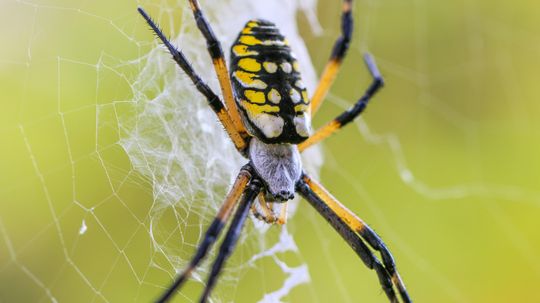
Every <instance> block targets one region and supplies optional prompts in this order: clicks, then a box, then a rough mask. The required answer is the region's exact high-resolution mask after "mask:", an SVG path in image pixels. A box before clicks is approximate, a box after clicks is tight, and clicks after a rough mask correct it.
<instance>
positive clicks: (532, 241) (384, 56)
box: [0, 0, 540, 302]
mask: <svg viewBox="0 0 540 303" xmlns="http://www.w3.org/2000/svg"><path fill="white" fill-rule="evenodd" d="M331 2H332V3H331ZM137 5H148V3H138V2H134V1H109V2H105V1H99V2H94V1H65V0H63V1H62V0H58V1H55V0H47V1H9V0H2V2H0V41H2V46H1V47H0V92H1V100H2V102H1V105H2V109H1V110H0V112H1V114H0V116H1V118H0V138H1V141H0V142H3V148H2V152H1V157H0V301H1V302H48V301H52V298H55V299H56V300H57V301H58V302H131V301H142V302H145V301H146V302H147V301H149V300H150V299H151V298H154V297H155V295H156V293H159V292H160V291H161V290H162V287H163V286H164V285H165V284H166V283H167V281H168V280H169V276H168V275H167V274H166V273H164V272H162V271H158V270H154V268H153V267H152V264H149V260H150V259H151V256H153V254H154V253H155V252H154V251H152V247H151V245H150V242H149V239H148V233H147V231H146V230H145V228H146V227H145V225H144V224H145V223H148V222H147V221H145V220H146V218H147V215H148V211H149V209H150V207H151V204H152V187H151V186H152V184H151V183H150V182H148V180H146V179H145V178H143V177H141V176H139V175H137V172H136V171H134V170H133V169H132V167H131V165H130V163H129V159H128V158H127V156H126V155H125V153H124V151H123V149H122V148H121V147H120V146H119V145H117V144H116V142H117V141H118V140H119V139H120V138H119V130H118V128H117V122H118V121H117V120H116V119H117V118H118V115H120V113H118V111H122V110H123V109H122V107H121V106H108V105H110V104H111V101H112V100H130V98H131V96H130V90H129V86H128V85H126V83H125V81H124V80H123V79H121V77H120V76H119V75H118V74H116V73H114V72H104V73H101V72H99V73H98V66H103V65H102V63H103V62H109V61H110V64H111V65H114V64H117V63H118V61H122V60H124V61H128V60H131V59H135V58H139V57H141V56H142V55H144V54H146V53H147V52H148V51H150V49H151V48H152V47H153V45H154V44H139V43H138V42H139V41H150V39H153V38H151V37H150V35H149V34H148V31H147V29H146V27H145V26H144V25H143V24H142V23H141V20H140V18H139V16H137V15H136V11H135V7H136V6H137ZM168 5H170V7H171V8H175V7H178V6H183V5H184V4H183V2H181V3H172V2H171V3H167V2H164V1H162V2H160V3H159V6H161V7H166V6H168ZM354 9H355V18H356V23H355V30H356V31H355V34H354V42H353V45H352V48H351V51H350V53H349V56H348V58H347V59H346V64H345V66H344V68H343V70H342V72H341V74H340V76H339V77H338V79H337V81H336V84H335V86H334V87H333V89H332V94H331V96H330V99H329V101H328V102H327V103H325V106H324V108H323V110H322V111H321V112H320V114H319V115H318V116H317V118H316V119H315V121H314V124H315V125H316V126H320V125H322V124H323V123H324V122H325V121H327V120H329V119H331V118H332V117H334V116H335V115H336V114H338V113H339V112H340V111H342V110H343V108H344V106H347V105H348V104H351V103H352V100H355V99H356V98H357V97H358V96H359V95H360V94H361V93H362V91H363V89H364V87H366V86H367V85H368V83H369V77H368V75H367V72H366V71H365V69H364V67H363V64H362V62H361V55H362V53H363V51H364V50H366V49H369V51H370V52H372V53H373V54H374V55H375V56H376V57H377V59H378V63H379V65H380V68H381V71H382V72H383V74H384V75H385V77H386V84H387V86H386V87H385V88H384V90H383V91H382V92H381V93H380V94H379V95H378V96H377V98H376V99H375V100H374V102H373V104H371V105H370V108H369V109H368V110H367V112H366V114H365V115H364V116H363V119H362V120H361V121H360V122H359V123H358V124H356V125H353V126H350V127H348V129H346V130H344V131H343V132H341V133H340V134H339V135H337V136H335V137H332V138H330V139H329V140H327V141H326V142H325V143H324V147H323V150H324V154H325V164H324V166H323V169H322V172H321V179H322V182H323V183H324V184H325V185H326V186H327V187H328V188H329V189H330V190H331V191H332V192H333V193H335V195H336V196H337V197H338V198H339V199H340V200H342V201H343V202H344V203H345V204H346V205H347V206H349V207H350V208H351V209H352V210H354V211H355V212H356V213H357V214H359V215H360V216H361V217H362V218H364V219H365V220H366V221H367V222H369V223H370V224H371V225H372V226H373V227H374V229H376V230H377V232H378V233H379V234H380V235H381V236H382V237H383V239H385V242H386V243H387V244H388V245H389V247H390V248H391V250H392V252H393V253H394V256H395V258H396V261H397V264H398V268H399V270H400V272H401V275H402V277H403V278H404V279H405V281H406V283H407V286H408V288H409V290H410V293H411V295H412V297H413V299H414V300H415V301H416V302H540V294H539V293H538V291H537V288H538V283H539V282H540V261H538V255H539V254H540V224H539V220H540V191H539V190H538V185H539V181H540V179H539V177H540V160H539V158H540V157H539V155H540V143H539V140H538V139H539V138H540V132H539V130H540V119H538V118H537V116H538V115H539V114H540V105H539V104H538V100H539V99H540V90H539V89H538V80H539V73H538V71H539V70H540V60H539V57H540V27H539V26H538V16H540V3H539V2H534V1H528V2H525V1H521V3H519V2H513V3H512V2H503V1H487V0H477V1H431V2H430V1H426V0H423V1H422V0H417V1H356V2H355V6H354ZM318 10H319V13H318V17H319V19H320V22H321V25H322V27H323V29H324V31H323V33H322V35H314V34H313V33H312V31H311V30H310V29H309V26H308V23H307V22H306V19H305V17H304V16H302V15H300V16H299V21H300V25H301V26H300V30H301V32H302V33H305V40H306V43H307V46H308V48H309V50H310V53H311V55H312V60H313V62H314V64H315V67H316V69H317V71H318V72H320V71H321V70H322V68H323V66H324V64H325V61H326V59H327V57H328V54H329V51H330V50H329V48H330V45H331V44H332V43H333V40H334V38H335V37H336V36H337V35H338V34H339V10H340V5H339V1H322V0H321V1H319V4H318ZM136 67H137V66H127V67H123V66H116V68H117V69H122V73H123V74H124V75H128V76H129V75H132V77H135V76H136V75H137V72H138V70H137V68H136ZM98 74H99V76H98ZM102 105H103V106H102ZM121 114H122V115H129V114H130V113H129V111H128V110H127V109H126V110H124V112H122V113H121ZM98 115H99V125H97V118H96V117H97V116H98ZM97 131H99V137H98V138H99V140H97V141H96V132H97ZM97 150H99V153H97V152H96V151H97ZM120 184H121V186H120ZM113 189H114V190H113ZM75 192H76V194H74V193H75ZM123 201H127V202H123ZM119 202H122V203H119ZM123 203H127V205H125V204H123ZM299 209H300V211H299V213H298V214H297V215H296V216H295V217H294V218H293V219H292V220H290V222H289V223H288V224H289V228H290V230H291V232H292V233H293V234H294V235H295V239H296V241H297V244H298V248H299V250H300V256H301V257H300V258H298V256H293V257H291V258H290V259H291V260H293V262H294V260H296V262H297V263H302V262H305V263H306V264H308V266H309V271H310V276H311V282H310V283H309V284H304V285H301V286H298V287H296V288H295V289H293V290H292V291H291V293H290V294H289V295H288V296H287V297H286V298H285V299H286V301H289V302H386V299H385V297H384V295H383V293H382V292H381V291H380V290H379V286H378V283H377V279H376V276H375V274H374V273H373V272H370V271H368V270H367V269H366V268H365V267H364V266H363V265H362V264H361V262H360V261H359V260H358V259H357V257H356V256H355V255H354V253H352V252H351V251H350V249H349V248H348V247H347V246H346V245H345V244H344V243H343V241H342V240H341V239H340V238H339V237H338V236H337V235H336V234H335V233H334V231H333V230H332V229H331V228H330V227H329V226H328V225H327V224H326V223H325V222H324V221H323V220H322V219H321V218H320V217H318V215H317V214H316V213H315V212H314V211H313V210H312V209H311V208H310V207H309V206H307V204H306V203H302V204H301V205H300V207H299ZM53 214H54V215H53ZM93 218H98V219H99V221H96V220H94V219H93ZM134 218H136V219H134ZM82 220H85V223H86V224H87V225H88V228H89V232H87V233H85V234H84V235H82V236H80V235H79V230H80V228H81V222H82ZM141 222H142V223H141ZM100 227H101V228H100ZM103 230H106V231H107V232H103ZM270 233H273V234H274V235H277V233H278V229H277V228H274V229H272V230H270ZM128 241H129V243H130V245H129V246H124V244H125V243H127V242H128ZM240 251H241V254H246V253H249V251H250V250H249V249H241V250H240ZM187 253H188V254H189V251H188V252H187ZM234 258H244V259H245V258H246V256H245V255H240V256H239V255H235V256H234ZM286 258H287V257H286ZM298 259H300V260H298ZM126 260H129V262H126ZM135 273H136V274H135ZM282 279H283V276H282V274H280V273H279V271H276V270H275V269H271V266H269V267H268V269H266V268H265V267H264V264H262V265H260V267H257V268H249V269H247V270H246V271H245V272H244V273H243V274H242V276H241V277H240V282H239V283H238V285H236V286H234V287H232V290H231V288H229V290H230V293H228V294H227V296H226V299H223V300H225V301H235V302H253V301H256V300H258V299H259V298H260V297H261V294H262V293H264V292H268V291H269V290H271V289H274V288H276V287H277V286H279V285H280V281H282ZM197 287H198V286H190V287H188V289H187V292H188V294H191V293H193V297H192V298H196V294H197V293H198V292H199V291H200V288H197ZM177 300H178V302H182V300H184V301H189V300H188V299H186V298H183V299H182V298H180V297H179V298H177Z"/></svg>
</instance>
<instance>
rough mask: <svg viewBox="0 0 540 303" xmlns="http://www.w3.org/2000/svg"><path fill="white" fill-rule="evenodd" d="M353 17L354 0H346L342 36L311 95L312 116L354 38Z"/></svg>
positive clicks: (342, 14) (344, 2)
mask: <svg viewBox="0 0 540 303" xmlns="http://www.w3.org/2000/svg"><path fill="white" fill-rule="evenodd" d="M352 31H353V17H352V0H344V1H343V8H342V13H341V36H340V37H339V38H338V39H337V40H336V42H335V44H334V48H333V49H332V55H331V56H330V60H329V61H328V63H327V64H326V66H325V68H324V71H323V73H322V75H321V79H320V80H319V84H318V85H317V88H316V89H315V93H314V94H313V96H312V97H311V116H312V117H314V116H315V113H316V112H317V110H318V109H319V108H320V107H321V104H322V102H323V100H324V98H325V97H326V94H327V93H328V91H329V90H330V87H331V86H332V83H333V82H334V80H335V79H336V76H337V74H338V72H339V68H340V67H341V63H342V62H343V58H345V55H346V54H347V50H348V49H349V44H350V42H351V38H352Z"/></svg>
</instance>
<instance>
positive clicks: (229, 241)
mask: <svg viewBox="0 0 540 303" xmlns="http://www.w3.org/2000/svg"><path fill="white" fill-rule="evenodd" d="M261 188H262V183H261V182H260V181H259V180H258V179H256V178H253V179H252V180H251V182H250V184H249V186H248V187H247V188H246V190H245V192H244V196H243V198H242V202H240V205H239V206H238V209H237V210H236V214H235V215H234V219H233V221H232V223H231V226H230V227H229V230H228V231H227V235H226V236H225V240H223V243H221V246H220V248H219V254H218V256H217V258H216V260H215V261H214V263H213V264H212V270H211V271H210V275H209V277H208V281H207V282H206V287H205V288H204V293H203V294H202V296H201V299H200V300H199V302H201V303H203V302H206V300H207V299H208V297H209V296H210V293H211V292H212V289H213V288H214V286H215V284H216V281H217V278H218V276H219V274H220V272H221V269H222V268H223V265H224V264H225V261H226V260H227V259H228V257H229V256H230V255H231V253H232V251H233V249H234V247H235V245H236V242H237V240H238V237H239V236H240V231H241V230H242V227H243V226H244V222H245V221H246V218H247V216H248V214H249V209H250V206H251V204H252V203H253V200H254V199H255V197H257V195H258V194H259V192H260V190H261Z"/></svg>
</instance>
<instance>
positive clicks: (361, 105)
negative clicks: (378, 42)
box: [298, 54, 384, 151]
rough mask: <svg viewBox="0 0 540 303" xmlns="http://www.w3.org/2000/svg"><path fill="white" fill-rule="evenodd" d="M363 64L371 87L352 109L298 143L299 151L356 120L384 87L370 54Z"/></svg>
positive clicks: (366, 55)
mask: <svg viewBox="0 0 540 303" xmlns="http://www.w3.org/2000/svg"><path fill="white" fill-rule="evenodd" d="M364 62H365V63H366V66H367V68H368V70H369V72H370V74H371V76H372V77H373V82H371V85H370V86H369V87H368V89H367V90H366V92H365V93H364V95H363V96H362V97H361V98H360V99H358V101H357V102H356V103H355V104H354V105H353V107H351V108H350V109H348V110H346V111H345V112H343V113H342V114H341V115H339V116H337V117H336V118H335V119H334V120H332V121H330V122H329V123H327V124H326V125H325V126H323V127H321V128H320V129H318V130H317V131H316V132H315V133H314V134H313V135H312V136H311V137H309V138H308V139H307V140H306V141H304V142H302V143H300V144H299V145H298V149H299V150H300V151H303V150H305V149H306V148H308V147H310V146H311V145H313V144H316V143H318V142H320V141H322V140H324V139H326V138H327V137H328V136H330V135H331V134H333V133H335V132H336V131H338V130H339V129H341V128H342V127H343V126H345V125H347V124H348V123H349V122H351V121H353V120H354V119H356V118H357V117H358V116H359V115H360V114H361V113H362V112H363V111H364V109H365V108H366V106H367V104H368V102H369V100H370V99H371V97H373V95H375V93H377V91H378V90H379V89H380V88H381V87H382V86H383V85H384V81H383V78H382V76H381V73H380V72H379V69H378V68H377V65H376V64H375V60H374V59H373V57H372V56H371V55H370V54H365V55H364Z"/></svg>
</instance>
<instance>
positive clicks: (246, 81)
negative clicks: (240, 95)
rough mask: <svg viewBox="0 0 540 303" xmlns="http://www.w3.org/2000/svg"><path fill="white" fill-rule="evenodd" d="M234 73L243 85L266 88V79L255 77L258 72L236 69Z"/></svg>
mask: <svg viewBox="0 0 540 303" xmlns="http://www.w3.org/2000/svg"><path fill="white" fill-rule="evenodd" d="M233 75H234V77H235V78H236V80H238V82H240V84H241V85H242V86H243V87H251V88H258V89H265V88H266V87H267V85H266V83H264V81H262V80H259V79H255V77H256V76H257V75H256V74H252V73H246V72H243V71H240V70H238V71H235V72H234V73H233Z"/></svg>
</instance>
